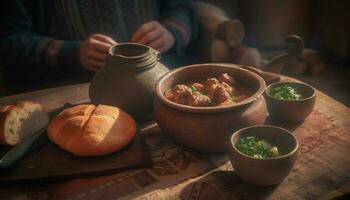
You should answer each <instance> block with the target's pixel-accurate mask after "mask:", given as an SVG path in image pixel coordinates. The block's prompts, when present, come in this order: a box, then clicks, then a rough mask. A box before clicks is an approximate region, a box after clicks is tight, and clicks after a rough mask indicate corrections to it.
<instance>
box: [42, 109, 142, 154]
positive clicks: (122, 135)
mask: <svg viewBox="0 0 350 200" xmlns="http://www.w3.org/2000/svg"><path fill="white" fill-rule="evenodd" d="M135 135H136V123H135V121H134V119H133V118H132V117H131V116H130V115H129V114H127V113H126V112H124V111H123V110H121V109H119V108H117V107H113V106H106V105H98V106H97V107H96V106H94V105H78V106H75V107H72V108H68V109H65V110H64V111H62V112H61V113H60V114H59V115H57V116H56V117H55V118H54V119H53V120H52V121H51V123H50V124H49V127H48V136H49V138H50V140H51V141H53V142H54V143H56V144H57V145H59V146H60V147H61V148H63V149H65V150H67V151H70V152H71V153H73V154H75V155H79V156H98V155H104V154H108V153H111V152H114V151H118V150H120V149H122V148H123V147H125V146H126V145H127V144H129V143H130V142H131V141H132V140H133V138H134V137H135Z"/></svg>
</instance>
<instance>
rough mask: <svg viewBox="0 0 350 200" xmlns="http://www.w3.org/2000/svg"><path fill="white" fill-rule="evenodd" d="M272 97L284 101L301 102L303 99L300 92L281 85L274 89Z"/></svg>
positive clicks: (271, 93)
mask: <svg viewBox="0 0 350 200" xmlns="http://www.w3.org/2000/svg"><path fill="white" fill-rule="evenodd" d="M270 95H272V96H273V97H276V98H278V99H284V100H299V99H301V98H302V96H301V94H300V93H299V92H298V90H297V89H296V88H293V87H292V86H289V85H280V86H274V87H272V89H271V91H270Z"/></svg>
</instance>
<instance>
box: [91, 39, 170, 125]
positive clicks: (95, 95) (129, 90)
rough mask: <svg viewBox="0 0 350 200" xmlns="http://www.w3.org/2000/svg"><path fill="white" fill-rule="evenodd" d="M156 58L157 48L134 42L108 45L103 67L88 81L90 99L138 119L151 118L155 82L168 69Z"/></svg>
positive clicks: (157, 56)
mask: <svg viewBox="0 0 350 200" xmlns="http://www.w3.org/2000/svg"><path fill="white" fill-rule="evenodd" d="M159 58H160V53H159V52H158V51H156V50H154V49H152V48H151V47H148V46H145V45H141V44H137V43H119V44H117V45H115V46H113V47H111V48H110V49H109V55H108V56H107V59H106V63H105V66H104V67H103V68H102V69H101V70H99V71H98V72H97V73H96V74H95V76H94V77H93V79H92V81H91V84H90V89H89V95H90V99H91V102H92V103H94V104H105V105H112V106H117V107H119V108H122V109H123V110H125V111H126V112H128V113H129V114H131V115H132V116H133V117H134V118H136V120H137V121H145V120H149V119H151V118H152V111H153V96H154V88H155V84H156V82H157V80H158V79H159V78H160V77H161V76H162V75H163V74H165V73H166V72H168V71H169V70H168V68H166V67H165V66H164V65H163V64H162V63H160V62H159Z"/></svg>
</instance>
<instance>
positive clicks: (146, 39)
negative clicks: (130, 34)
mask: <svg viewBox="0 0 350 200" xmlns="http://www.w3.org/2000/svg"><path fill="white" fill-rule="evenodd" d="M162 33H163V32H162V31H161V30H159V29H157V28H156V29H153V30H152V31H150V32H148V33H146V34H145V35H143V36H142V37H141V38H140V39H139V40H136V41H135V42H138V43H141V44H146V45H148V44H150V43H151V42H153V41H155V40H157V39H159V38H160V37H161V36H162Z"/></svg>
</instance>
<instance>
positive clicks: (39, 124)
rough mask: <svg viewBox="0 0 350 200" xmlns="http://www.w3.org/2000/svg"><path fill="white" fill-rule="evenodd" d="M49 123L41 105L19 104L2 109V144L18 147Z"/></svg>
mask: <svg viewBox="0 0 350 200" xmlns="http://www.w3.org/2000/svg"><path fill="white" fill-rule="evenodd" d="M48 123H49V116H48V114H47V112H46V111H45V110H44V109H43V107H42V106H41V105H40V104H39V103H35V102H29V101H26V102H17V103H13V104H10V105H7V106H5V107H2V108H0V143H1V144H5V145H16V144H18V143H21V142H22V141H23V139H25V138H27V137H30V136H32V135H33V134H35V133H36V132H37V131H38V130H40V129H42V128H43V127H45V126H46V125H48Z"/></svg>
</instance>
